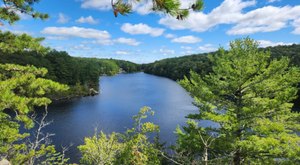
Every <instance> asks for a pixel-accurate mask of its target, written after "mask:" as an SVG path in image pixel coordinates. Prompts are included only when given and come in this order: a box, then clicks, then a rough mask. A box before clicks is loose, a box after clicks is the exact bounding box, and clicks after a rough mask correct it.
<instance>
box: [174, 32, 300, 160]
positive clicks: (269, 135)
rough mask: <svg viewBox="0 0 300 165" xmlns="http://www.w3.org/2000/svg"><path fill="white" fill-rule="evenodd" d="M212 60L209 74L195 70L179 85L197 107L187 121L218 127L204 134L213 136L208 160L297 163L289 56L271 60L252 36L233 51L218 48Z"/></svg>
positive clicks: (293, 71) (298, 73)
mask: <svg viewBox="0 0 300 165" xmlns="http://www.w3.org/2000/svg"><path fill="white" fill-rule="evenodd" d="M209 58H210V60H211V61H212V63H213V67H212V72H211V73H210V74H208V75H206V76H204V77H202V76H200V75H198V74H197V73H195V72H191V77H190V78H185V79H184V80H182V81H180V84H181V85H182V86H183V87H184V88H185V89H186V90H187V91H188V92H190V94H191V95H192V96H193V97H194V99H195V105H197V106H198V107H199V113H198V114H191V115H189V118H191V119H195V120H200V121H201V120H210V121H213V122H215V123H217V124H218V126H217V127H207V128H205V132H204V133H205V134H206V135H207V136H209V135H213V136H214V138H215V141H214V144H213V145H212V147H210V153H211V155H210V158H211V159H214V158H222V159H225V160H226V161H232V162H233V163H234V164H242V163H250V164H253V163H262V164H266V163H267V164H270V163H272V164H274V163H276V162H279V163H296V162H298V163H299V161H300V160H299V158H300V148H299V145H300V137H299V136H298V135H297V133H298V132H299V130H300V124H299V121H300V120H299V113H296V112H291V108H292V106H293V104H292V103H291V101H292V100H294V99H295V98H296V97H297V91H298V88H297V85H298V82H299V81H300V80H299V79H300V70H299V68H298V67H290V66H289V62H290V60H289V59H288V58H286V57H283V58H280V59H273V60H271V58H270V52H263V51H259V49H258V43H257V42H255V41H253V40H251V39H249V38H246V39H243V40H236V41H233V42H231V44H230V49H229V51H225V50H224V49H219V51H218V52H217V53H216V54H215V55H211V56H209ZM193 125H194V124H192V125H191V126H193ZM190 128H191V129H192V128H194V129H200V128H201V127H200V128H197V127H190ZM200 146H201V145H200ZM202 149H203V148H202ZM200 150H201V148H200ZM198 151H199V150H198ZM212 153H213V154H212ZM215 155H217V157H215Z"/></svg>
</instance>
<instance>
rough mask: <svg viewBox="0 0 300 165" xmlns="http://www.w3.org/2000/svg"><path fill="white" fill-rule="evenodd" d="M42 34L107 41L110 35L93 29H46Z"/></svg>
mask: <svg viewBox="0 0 300 165" xmlns="http://www.w3.org/2000/svg"><path fill="white" fill-rule="evenodd" d="M41 33H43V34H48V35H56V36H64V37H79V38H89V39H102V40H107V39H109V38H110V34H109V33H108V32H107V31H101V30H97V29H92V28H82V27H77V26H73V27H46V28H44V29H43V30H42V31H41Z"/></svg>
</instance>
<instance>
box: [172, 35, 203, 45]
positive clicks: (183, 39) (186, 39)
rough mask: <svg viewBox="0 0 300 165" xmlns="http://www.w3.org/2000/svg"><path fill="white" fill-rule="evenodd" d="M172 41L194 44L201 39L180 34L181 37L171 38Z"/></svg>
mask: <svg viewBox="0 0 300 165" xmlns="http://www.w3.org/2000/svg"><path fill="white" fill-rule="evenodd" d="M172 42H176V43H184V44H194V43H198V42H201V39H200V38H198V37H195V36H191V35H189V36H182V37H178V38H174V39H172Z"/></svg>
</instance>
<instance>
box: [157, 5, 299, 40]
mask: <svg viewBox="0 0 300 165" xmlns="http://www.w3.org/2000/svg"><path fill="white" fill-rule="evenodd" d="M255 4H256V1H255V0H248V1H243V0H224V1H223V2H222V3H221V4H220V5H219V6H218V7H216V8H215V9H213V10H212V11H211V12H210V13H207V14H205V13H203V12H191V14H190V16H189V17H188V18H187V19H186V20H184V21H183V22H181V23H179V21H178V20H177V19H176V18H173V17H169V16H166V17H164V18H161V19H160V20H159V23H160V24H162V25H165V26H167V27H169V28H170V29H173V30H183V29H189V30H191V31H195V32H205V31H208V30H210V29H212V28H214V27H216V26H217V25H221V24H229V25H234V26H233V27H232V28H231V29H230V30H229V31H228V32H227V34H229V35H244V34H252V33H257V32H271V31H277V30H280V29H282V28H284V27H287V25H288V24H289V22H290V21H293V20H296V19H299V17H300V5H298V6H293V7H292V6H283V7H275V6H265V7H262V8H257V9H254V10H250V11H247V12H244V9H246V8H248V7H251V6H254V5H255Z"/></svg>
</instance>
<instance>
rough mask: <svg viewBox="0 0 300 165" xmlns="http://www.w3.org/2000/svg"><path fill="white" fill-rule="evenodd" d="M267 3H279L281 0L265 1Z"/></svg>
mask: <svg viewBox="0 0 300 165" xmlns="http://www.w3.org/2000/svg"><path fill="white" fill-rule="evenodd" d="M267 1H268V3H273V2H279V1H281V0H267Z"/></svg>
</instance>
